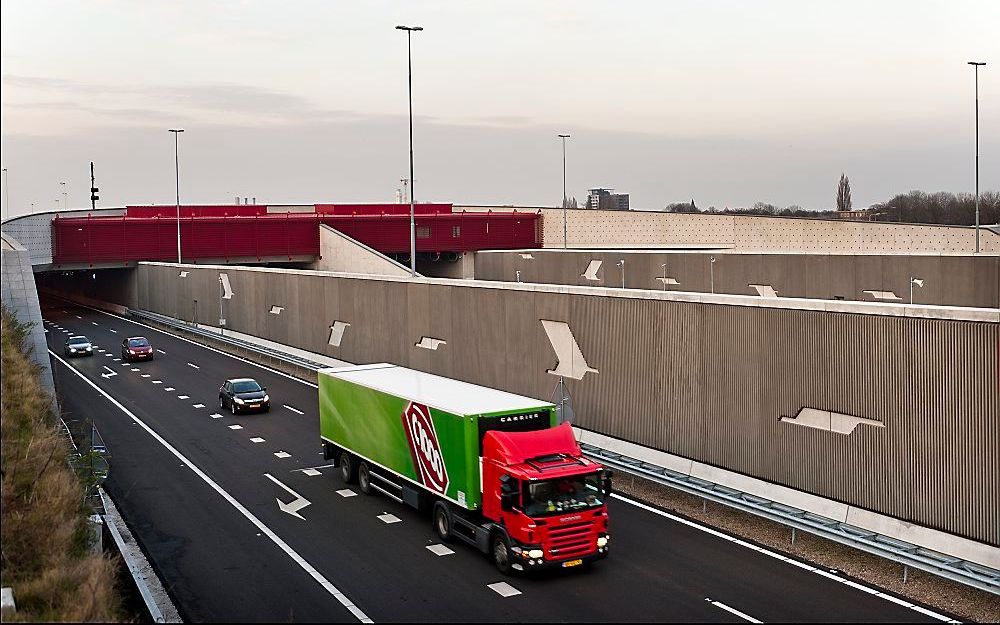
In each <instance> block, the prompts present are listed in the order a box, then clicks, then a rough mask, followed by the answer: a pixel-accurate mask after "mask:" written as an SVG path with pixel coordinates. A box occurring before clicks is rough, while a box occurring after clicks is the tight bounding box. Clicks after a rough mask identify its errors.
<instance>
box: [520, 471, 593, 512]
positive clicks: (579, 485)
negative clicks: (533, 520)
mask: <svg viewBox="0 0 1000 625" xmlns="http://www.w3.org/2000/svg"><path fill="white" fill-rule="evenodd" d="M603 503H604V497H603V496H602V493H601V476H600V474H598V473H591V474H589V475H573V476H570V477H563V478H559V479H554V480H545V481H540V482H528V483H527V485H526V486H525V493H524V513H525V514H526V515H528V516H543V515H546V514H559V513H562V512H571V511H575V510H583V509H584V508H593V507H596V506H600V505H601V504H603Z"/></svg>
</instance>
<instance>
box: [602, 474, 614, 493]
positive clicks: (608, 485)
mask: <svg viewBox="0 0 1000 625" xmlns="http://www.w3.org/2000/svg"><path fill="white" fill-rule="evenodd" d="M614 476H615V472H614V471H612V470H611V469H604V480H603V481H604V498H605V499H607V498H608V497H610V496H611V479H612V478H613V477H614Z"/></svg>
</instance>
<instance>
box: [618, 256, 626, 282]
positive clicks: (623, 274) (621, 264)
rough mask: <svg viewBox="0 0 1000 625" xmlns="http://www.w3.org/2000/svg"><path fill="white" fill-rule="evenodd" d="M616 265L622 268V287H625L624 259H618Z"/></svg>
mask: <svg viewBox="0 0 1000 625" xmlns="http://www.w3.org/2000/svg"><path fill="white" fill-rule="evenodd" d="M618 266H619V267H621V268H622V288H623V289H624V288H625V259H624V258H622V259H620V260H619V261H618Z"/></svg>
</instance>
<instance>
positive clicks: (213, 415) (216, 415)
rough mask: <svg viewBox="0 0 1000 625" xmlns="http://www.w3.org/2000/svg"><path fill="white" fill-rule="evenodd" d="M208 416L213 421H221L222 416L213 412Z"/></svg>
mask: <svg viewBox="0 0 1000 625" xmlns="http://www.w3.org/2000/svg"><path fill="white" fill-rule="evenodd" d="M208 416H210V417H212V418H213V419H221V418H222V415H220V414H219V413H217V412H213V413H212V414H210V415H208Z"/></svg>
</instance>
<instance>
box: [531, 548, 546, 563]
mask: <svg viewBox="0 0 1000 625" xmlns="http://www.w3.org/2000/svg"><path fill="white" fill-rule="evenodd" d="M544 555H545V552H543V551H542V550H541V549H531V550H529V551H528V557H529V558H532V559H535V560H541V559H542V556H544Z"/></svg>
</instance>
